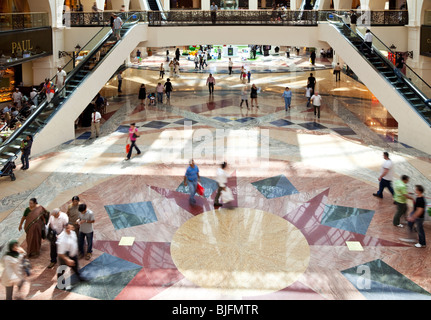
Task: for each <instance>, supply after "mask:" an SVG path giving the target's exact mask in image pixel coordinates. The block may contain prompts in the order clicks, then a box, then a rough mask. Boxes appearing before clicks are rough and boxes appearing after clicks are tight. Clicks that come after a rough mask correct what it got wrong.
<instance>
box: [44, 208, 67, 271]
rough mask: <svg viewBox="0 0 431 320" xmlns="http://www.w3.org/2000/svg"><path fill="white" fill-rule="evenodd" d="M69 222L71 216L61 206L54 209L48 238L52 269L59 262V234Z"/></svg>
mask: <svg viewBox="0 0 431 320" xmlns="http://www.w3.org/2000/svg"><path fill="white" fill-rule="evenodd" d="M68 223H69V217H68V216H67V214H66V213H65V212H61V211H60V209H59V208H55V209H54V210H52V212H51V215H50V217H49V220H48V239H49V241H50V242H51V262H50V264H49V265H48V268H49V269H51V268H52V267H54V265H55V264H56V263H57V243H56V242H57V236H58V235H59V234H60V233H62V232H63V230H64V228H65V227H66V226H67V224H68Z"/></svg>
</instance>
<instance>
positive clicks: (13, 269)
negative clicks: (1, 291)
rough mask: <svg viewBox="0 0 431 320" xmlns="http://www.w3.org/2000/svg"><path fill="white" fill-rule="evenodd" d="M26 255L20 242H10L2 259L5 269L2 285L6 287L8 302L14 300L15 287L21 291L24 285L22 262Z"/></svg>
mask: <svg viewBox="0 0 431 320" xmlns="http://www.w3.org/2000/svg"><path fill="white" fill-rule="evenodd" d="M25 254H26V252H25V251H24V249H23V248H21V247H20V246H19V245H18V241H16V240H12V241H10V242H9V250H8V252H6V254H5V255H4V256H3V258H2V263H3V266H4V269H3V273H2V276H1V283H2V285H4V286H5V287H6V300H12V296H13V287H14V286H18V290H21V288H22V285H23V284H24V277H25V275H24V273H23V268H22V261H23V259H24V256H25Z"/></svg>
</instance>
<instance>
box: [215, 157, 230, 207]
mask: <svg viewBox="0 0 431 320" xmlns="http://www.w3.org/2000/svg"><path fill="white" fill-rule="evenodd" d="M226 167H227V163H226V162H223V163H222V164H221V166H220V167H219V168H217V177H216V181H217V184H218V189H217V194H216V196H215V198H214V206H218V207H220V206H221V205H222V204H221V203H220V202H219V199H220V195H221V192H222V191H223V190H225V189H226V183H227V178H228V176H227V174H226V172H225V171H224V169H226Z"/></svg>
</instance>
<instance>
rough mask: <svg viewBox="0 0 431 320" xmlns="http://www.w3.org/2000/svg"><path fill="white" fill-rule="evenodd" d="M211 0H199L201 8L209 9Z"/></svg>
mask: <svg viewBox="0 0 431 320" xmlns="http://www.w3.org/2000/svg"><path fill="white" fill-rule="evenodd" d="M210 6H211V0H201V8H202V10H210Z"/></svg>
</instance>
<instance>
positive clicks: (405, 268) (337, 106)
mask: <svg viewBox="0 0 431 320" xmlns="http://www.w3.org/2000/svg"><path fill="white" fill-rule="evenodd" d="M214 68H216V66H215V67H214ZM222 68H224V66H223V67H222ZM313 72H314V73H315V75H316V78H317V89H318V91H319V92H320V93H321V94H322V96H323V106H322V110H321V112H322V114H321V118H320V119H318V118H316V117H315V116H314V113H313V110H311V109H310V108H309V107H308V106H307V103H306V98H305V97H304V88H305V85H306V79H307V77H308V71H304V70H297V71H295V72H261V73H259V72H256V74H254V75H253V79H252V83H256V84H257V85H258V86H259V87H260V88H261V92H260V94H259V97H258V105H259V108H257V107H253V108H251V107H250V109H247V108H246V107H245V106H244V105H243V108H240V107H239V103H240V90H241V89H242V87H243V86H247V85H249V84H244V83H242V82H240V81H239V79H238V77H237V75H235V74H234V75H231V76H229V75H228V74H225V73H216V81H217V84H216V88H215V92H214V95H213V96H210V95H209V94H208V90H207V88H206V86H205V81H206V77H207V74H205V73H196V72H183V73H181V74H180V75H179V76H178V77H173V78H172V82H173V86H174V92H173V93H172V97H171V100H170V101H169V102H167V101H164V103H163V104H158V105H156V106H149V105H148V104H147V105H145V106H144V105H141V104H140V101H139V100H138V94H137V93H138V88H139V86H140V84H141V83H145V84H146V86H147V89H148V90H149V91H152V90H154V88H155V85H156V84H157V82H159V81H162V82H164V80H165V79H163V80H162V79H159V73H158V72H157V71H155V70H152V69H151V68H134V67H131V68H129V69H127V70H126V71H125V73H124V81H123V94H121V95H118V93H117V90H116V85H117V83H116V80H115V78H114V79H112V80H110V81H109V82H108V83H107V84H106V86H105V88H104V89H103V90H102V94H103V95H105V96H106V97H107V98H108V100H109V106H108V108H107V113H106V114H105V115H104V120H103V125H102V134H101V136H100V137H99V138H98V139H89V134H88V133H89V131H90V130H89V128H80V129H79V130H77V134H76V139H74V140H72V141H68V142H67V143H65V144H63V145H61V146H59V147H57V148H55V149H53V150H51V151H49V152H47V153H46V154H43V155H36V156H34V157H32V158H31V162H30V169H29V170H27V171H20V170H17V171H16V176H17V180H16V181H14V182H11V181H9V180H8V179H6V178H3V179H2V180H1V181H0V190H1V193H2V201H1V203H0V239H1V240H2V244H4V243H5V242H6V241H7V240H9V239H12V238H17V239H19V241H20V242H22V245H23V247H25V246H26V243H25V236H24V234H23V233H22V232H19V231H18V223H19V219H20V217H21V215H22V212H23V211H24V209H25V207H26V206H27V203H28V200H29V199H30V198H32V197H36V198H37V199H38V201H39V203H40V204H42V205H44V206H45V207H46V208H48V209H49V210H52V209H53V208H55V207H60V208H61V209H62V210H65V209H66V207H67V205H68V204H69V203H70V201H71V198H72V196H74V195H79V197H80V198H81V200H82V202H85V203H86V204H87V206H88V207H89V208H90V209H91V210H93V211H94V213H95V217H96V222H95V225H94V228H95V234H94V252H93V257H92V259H91V260H89V261H88V260H85V259H82V260H80V262H79V263H80V268H82V275H83V276H84V277H85V278H87V280H88V281H86V282H82V283H78V282H76V281H73V283H74V285H73V288H72V289H71V290H70V291H65V290H60V289H57V288H56V271H55V268H54V269H48V268H47V265H48V264H49V244H48V243H47V242H46V241H44V242H43V244H42V252H41V256H40V257H39V258H37V259H33V260H32V263H33V274H32V275H31V276H30V277H29V279H28V280H29V281H28V283H27V284H26V285H25V286H24V295H25V298H26V299H32V300H47V299H53V300H84V299H85V300H92V299H102V300H149V299H152V300H171V299H178V300H209V299H216V300H237V299H244V300H304V299H307V300H367V299H368V300H390V299H395V300H404V299H414V300H418V299H427V300H429V299H431V280H430V279H431V273H430V271H429V268H428V265H429V264H430V262H431V261H430V255H429V248H428V247H427V248H421V249H418V248H415V247H414V246H413V244H412V243H407V242H403V241H401V240H400V238H405V237H406V230H405V229H401V228H396V227H394V226H393V225H392V217H393V215H394V213H395V206H394V204H393V202H392V200H391V198H390V196H389V193H387V191H385V194H384V195H385V197H384V198H383V199H377V198H375V197H373V196H372V194H373V193H374V192H375V191H376V190H377V187H378V181H377V177H378V175H379V171H380V166H381V164H382V161H383V159H382V152H383V151H389V153H390V155H391V158H392V160H393V161H394V163H395V165H396V169H395V172H396V176H397V178H398V177H399V175H401V174H407V175H409V176H410V177H411V180H410V184H409V190H410V191H413V186H414V185H415V184H422V185H423V186H424V187H425V190H426V195H429V194H430V193H429V191H428V190H431V181H430V180H431V156H430V155H427V154H423V153H421V152H419V151H417V150H415V149H414V148H411V147H409V146H406V145H403V144H402V143H399V142H398V141H397V139H396V122H394V120H393V118H392V117H391V116H390V115H389V114H388V112H387V111H386V110H385V108H384V107H383V106H381V105H380V104H379V102H378V101H375V99H374V98H373V95H372V94H371V93H370V92H369V91H368V90H367V88H365V87H364V86H363V85H362V84H361V83H359V82H356V81H355V80H353V79H352V78H349V77H347V76H346V75H344V74H343V75H342V81H340V82H335V79H334V78H333V75H332V73H331V70H330V69H325V68H322V69H319V70H317V69H316V70H313ZM165 78H166V77H165ZM285 86H289V87H291V88H292V91H293V99H292V108H291V110H289V111H285V110H284V102H283V99H282V98H281V94H282V92H283V90H284V87H285ZM249 102H250V101H249ZM132 122H135V123H136V125H137V127H138V129H139V131H140V132H142V137H140V138H139V139H138V146H139V148H140V149H141V152H142V153H141V154H140V155H136V153H134V154H133V157H132V159H131V160H130V161H124V158H125V155H126V154H125V142H126V136H127V129H128V126H129V124H130V123H132ZM190 158H194V159H195V162H196V164H197V165H198V166H199V169H200V175H201V177H202V185H203V187H204V188H205V193H204V194H203V195H202V196H196V200H197V202H196V204H195V205H191V204H190V203H189V195H188V188H187V187H186V186H184V183H183V177H184V172H185V169H186V168H187V164H188V161H189V159H190ZM224 160H225V161H227V162H228V167H227V172H228V174H229V179H228V183H227V185H228V187H229V188H231V190H232V192H233V196H234V200H233V201H232V203H231V206H230V207H228V206H223V207H220V208H218V207H216V208H215V207H214V198H215V194H216V191H217V183H216V182H215V178H216V169H217V167H218V165H219V163H220V162H221V161H224ZM429 202H430V203H431V199H429ZM409 205H410V207H411V203H410V204H409ZM429 223H430V222H429V219H428V218H427V221H426V222H425V232H426V234H427V236H428V235H429V234H430V230H431V225H430V224H429ZM71 276H72V275H71ZM72 279H73V276H72ZM4 294H5V293H4V290H0V299H4V297H5V295H4Z"/></svg>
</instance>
